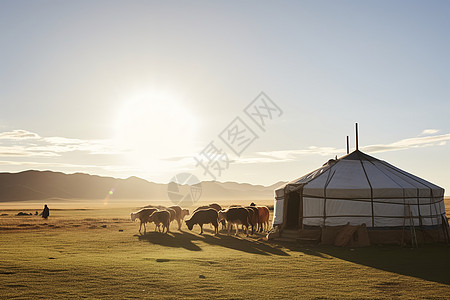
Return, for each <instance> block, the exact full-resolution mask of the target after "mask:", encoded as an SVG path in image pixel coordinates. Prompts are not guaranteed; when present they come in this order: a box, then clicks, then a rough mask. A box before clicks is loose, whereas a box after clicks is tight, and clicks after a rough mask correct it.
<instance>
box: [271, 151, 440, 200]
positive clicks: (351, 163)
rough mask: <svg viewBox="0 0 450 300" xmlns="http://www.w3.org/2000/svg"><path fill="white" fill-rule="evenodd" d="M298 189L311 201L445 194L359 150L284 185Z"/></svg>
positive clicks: (426, 182) (429, 184)
mask: <svg viewBox="0 0 450 300" xmlns="http://www.w3.org/2000/svg"><path fill="white" fill-rule="evenodd" d="M300 185H301V186H302V187H303V193H304V194H306V195H308V196H311V197H325V196H327V197H335V198H347V199H348V198H372V199H373V198H409V197H415V198H421V197H430V196H431V197H440V196H442V195H443V194H444V190H443V189H442V188H440V187H438V186H437V185H434V184H433V183H430V182H428V181H426V180H424V179H422V178H420V177H417V176H415V175H413V174H410V173H408V172H405V171H403V170H401V169H399V168H397V167H395V166H393V165H391V164H389V163H387V162H385V161H382V160H379V159H377V158H375V157H372V156H370V155H367V154H365V153H363V152H361V151H359V150H355V151H353V152H352V153H350V154H348V155H346V156H343V157H341V158H340V159H337V160H334V159H330V160H329V161H328V162H327V163H325V164H324V165H323V166H322V167H320V168H318V169H316V170H314V171H312V172H310V173H308V174H306V175H304V176H302V177H300V178H298V179H296V180H293V181H291V182H289V183H288V184H287V186H300ZM276 194H279V193H278V191H277V192H276Z"/></svg>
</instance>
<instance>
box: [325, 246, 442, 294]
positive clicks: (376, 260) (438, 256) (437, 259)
mask: <svg viewBox="0 0 450 300" xmlns="http://www.w3.org/2000/svg"><path fill="white" fill-rule="evenodd" d="M320 248H321V249H320V251H321V252H322V253H324V254H327V255H330V256H333V257H336V258H339V259H342V260H346V261H350V262H353V263H356V264H360V265H365V266H369V267H372V268H376V269H379V270H383V271H388V272H392V273H397V274H400V275H405V276H411V277H416V278H420V279H424V280H428V281H434V282H437V283H442V284H446V285H450V272H449V268H450V256H449V253H450V251H449V250H450V245H442V244H437V245H422V246H420V248H413V249H411V248H401V247H399V246H371V247H367V248H354V249H353V248H340V247H333V246H329V247H325V246H323V247H320Z"/></svg>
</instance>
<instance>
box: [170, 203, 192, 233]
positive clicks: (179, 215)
mask: <svg viewBox="0 0 450 300" xmlns="http://www.w3.org/2000/svg"><path fill="white" fill-rule="evenodd" d="M169 208H170V209H173V210H174V211H175V220H176V221H177V223H178V230H181V221H183V218H184V217H185V216H187V215H189V210H187V209H182V208H181V207H179V206H178V205H172V206H169Z"/></svg>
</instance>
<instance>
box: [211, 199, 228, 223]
mask: <svg viewBox="0 0 450 300" xmlns="http://www.w3.org/2000/svg"><path fill="white" fill-rule="evenodd" d="M208 206H209V207H211V208H214V209H215V210H217V212H219V211H220V210H222V206H220V205H219V204H217V203H210V204H209V205H208ZM220 223H221V224H222V229H225V228H226V227H227V223H225V220H222V221H221V222H220Z"/></svg>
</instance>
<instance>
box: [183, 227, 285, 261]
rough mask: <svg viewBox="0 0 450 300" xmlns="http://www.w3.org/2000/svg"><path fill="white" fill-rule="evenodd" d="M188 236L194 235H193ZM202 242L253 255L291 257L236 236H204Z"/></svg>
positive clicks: (271, 247)
mask: <svg viewBox="0 0 450 300" xmlns="http://www.w3.org/2000/svg"><path fill="white" fill-rule="evenodd" d="M187 234H190V235H193V234H191V233H187ZM194 236H195V235H194ZM201 240H202V241H203V242H205V243H208V244H210V245H217V246H221V247H225V248H229V249H233V250H238V251H242V252H247V253H252V254H259V255H279V256H289V254H288V253H286V252H284V251H283V250H281V249H279V248H276V247H273V246H272V245H270V244H266V243H264V242H260V241H256V240H248V239H246V238H242V237H236V236H234V235H224V234H219V235H203V237H202V239H201Z"/></svg>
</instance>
